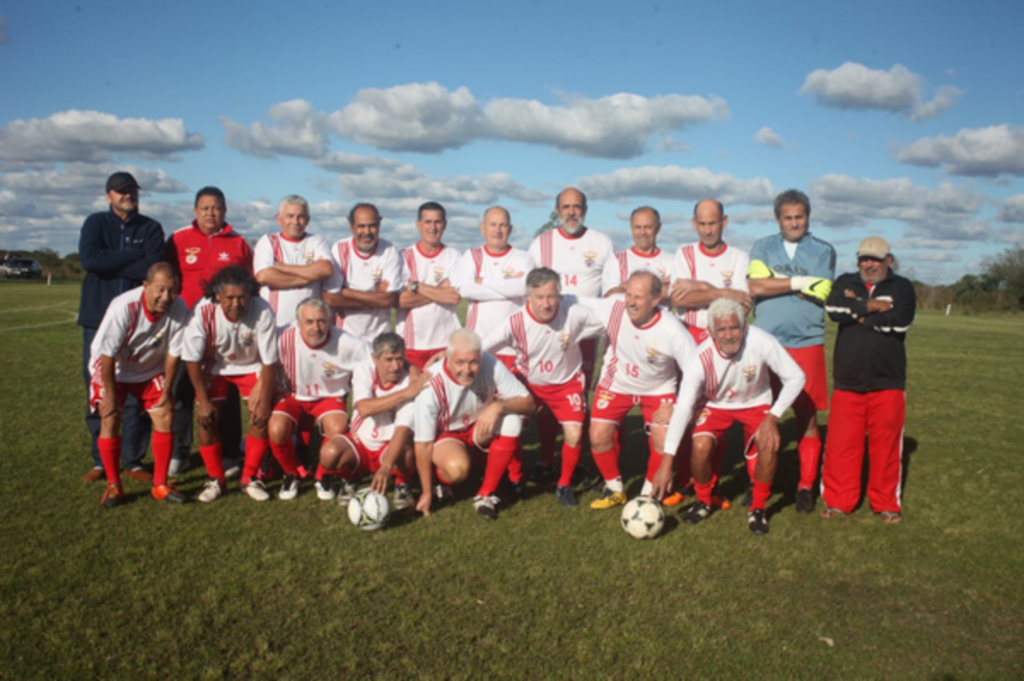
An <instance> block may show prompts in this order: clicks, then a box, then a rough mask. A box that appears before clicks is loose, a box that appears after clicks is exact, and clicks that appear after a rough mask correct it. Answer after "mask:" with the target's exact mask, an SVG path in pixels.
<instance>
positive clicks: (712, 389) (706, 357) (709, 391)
mask: <svg viewBox="0 0 1024 681" xmlns="http://www.w3.org/2000/svg"><path fill="white" fill-rule="evenodd" d="M700 363H701V366H703V367H704V394H705V395H707V398H708V399H709V400H714V399H716V398H717V396H718V375H717V374H716V373H715V352H714V348H706V349H705V350H704V352H702V353H700Z"/></svg>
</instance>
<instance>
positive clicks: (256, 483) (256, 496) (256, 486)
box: [242, 478, 270, 501]
mask: <svg viewBox="0 0 1024 681" xmlns="http://www.w3.org/2000/svg"><path fill="white" fill-rule="evenodd" d="M242 491H243V492H245V493H246V495H247V496H248V497H249V498H250V499H252V500H253V501H266V500H267V499H269V498H270V492H268V491H267V487H266V485H264V484H263V481H262V480H257V479H256V478H253V479H252V480H250V481H249V484H248V485H242Z"/></svg>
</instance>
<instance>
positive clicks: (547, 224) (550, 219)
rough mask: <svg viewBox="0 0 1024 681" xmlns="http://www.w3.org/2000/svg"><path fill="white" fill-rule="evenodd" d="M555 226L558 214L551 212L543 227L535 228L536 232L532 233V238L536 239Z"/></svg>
mask: <svg viewBox="0 0 1024 681" xmlns="http://www.w3.org/2000/svg"><path fill="white" fill-rule="evenodd" d="M557 226H558V213H556V212H555V211H551V215H549V216H548V221H547V222H545V223H544V224H543V225H541V226H540V227H538V228H537V231H536V232H534V233H533V238H535V239H536V238H537V237H539V236H540V235H541V234H543V233H544V232H546V231H548V230H549V229H554V228H555V227H557Z"/></svg>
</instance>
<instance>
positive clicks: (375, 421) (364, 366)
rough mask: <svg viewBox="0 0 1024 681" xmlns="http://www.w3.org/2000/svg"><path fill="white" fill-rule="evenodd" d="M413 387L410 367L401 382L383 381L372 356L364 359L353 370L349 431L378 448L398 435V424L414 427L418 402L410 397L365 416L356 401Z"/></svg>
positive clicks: (370, 447) (384, 445)
mask: <svg viewBox="0 0 1024 681" xmlns="http://www.w3.org/2000/svg"><path fill="white" fill-rule="evenodd" d="M408 387H409V372H408V371H406V372H404V373H403V374H402V377H401V378H400V379H399V381H398V382H397V383H393V384H392V385H382V384H381V382H380V379H379V378H378V377H377V366H376V365H375V364H374V363H373V361H372V360H368V361H366V362H360V363H359V364H357V365H356V368H355V370H354V371H353V372H352V408H353V411H352V421H351V423H350V424H349V427H348V429H349V432H352V433H355V435H356V437H357V438H358V439H359V441H360V442H362V443H363V444H364V445H366V448H367V449H369V450H371V451H374V450H378V449H381V448H383V447H386V446H387V445H388V443H389V442H391V438H393V437H394V436H395V428H396V427H397V426H405V427H406V428H409V429H410V430H411V429H412V427H413V425H414V422H415V420H416V402H415V401H413V400H406V401H405V402H402V403H401V404H399V405H398V406H397V407H393V408H391V409H388V410H386V411H382V412H380V413H378V414H374V415H373V416H362V415H360V413H359V410H358V409H356V408H355V405H356V403H357V402H359V400H367V399H370V400H372V399H374V398H377V397H387V396H388V395H391V394H392V393H396V392H401V391H402V390H405V389H406V388H408Z"/></svg>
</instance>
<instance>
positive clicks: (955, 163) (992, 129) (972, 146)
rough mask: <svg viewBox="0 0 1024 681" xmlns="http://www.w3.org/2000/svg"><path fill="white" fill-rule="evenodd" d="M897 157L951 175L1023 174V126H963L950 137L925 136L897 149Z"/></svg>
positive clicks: (898, 159) (899, 159)
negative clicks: (942, 167)
mask: <svg viewBox="0 0 1024 681" xmlns="http://www.w3.org/2000/svg"><path fill="white" fill-rule="evenodd" d="M895 155H896V160H897V161H900V162H902V163H909V164H911V165H916V166H925V167H929V168H936V167H938V166H940V165H943V164H945V166H946V172H947V173H949V174H951V175H968V176H982V177H995V176H998V175H1001V174H1003V173H1006V174H1010V175H1017V176H1022V175H1024V128H1022V127H1015V128H1011V127H1010V126H1009V125H1007V124H1005V123H1004V124H1003V125H993V126H989V127H987V128H963V129H961V130H960V131H959V132H958V133H956V135H953V136H952V137H949V136H946V135H939V136H938V137H924V138H922V139H919V140H917V141H916V142H911V143H910V144H908V145H906V146H904V147H902V148H899V149H897V150H896V152H895Z"/></svg>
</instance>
